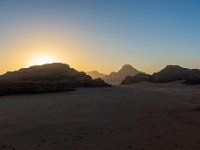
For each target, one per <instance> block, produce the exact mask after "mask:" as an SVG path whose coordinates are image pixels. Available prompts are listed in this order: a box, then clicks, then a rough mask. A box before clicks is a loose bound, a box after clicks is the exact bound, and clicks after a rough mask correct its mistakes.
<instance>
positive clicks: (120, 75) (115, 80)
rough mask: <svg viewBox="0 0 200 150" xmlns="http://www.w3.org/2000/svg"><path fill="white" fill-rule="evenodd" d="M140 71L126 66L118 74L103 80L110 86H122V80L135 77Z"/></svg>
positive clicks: (114, 73)
mask: <svg viewBox="0 0 200 150" xmlns="http://www.w3.org/2000/svg"><path fill="white" fill-rule="evenodd" d="M138 73H139V71H138V70H137V69H135V68H133V67H132V66H131V65H128V64H127V65H124V66H123V67H122V68H121V69H120V70H119V71H118V72H112V73H110V74H109V75H106V76H105V77H103V78H102V79H103V80H105V81H106V82H107V83H110V84H113V83H114V84H117V83H118V84H120V83H121V81H122V80H124V78H125V77H126V76H134V75H136V74H138Z"/></svg>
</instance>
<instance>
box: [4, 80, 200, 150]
mask: <svg viewBox="0 0 200 150" xmlns="http://www.w3.org/2000/svg"><path fill="white" fill-rule="evenodd" d="M1 149H2V150H81V149H83V150H126V149H134V150H192V149H194V150H199V149H200V86H199V85H192V86H188V85H184V84H181V83H166V84H153V83H138V84H132V85H126V86H119V87H109V88H79V89H77V90H75V91H70V92H65V93H51V94H36V95H14V96H4V97H0V150H1Z"/></svg>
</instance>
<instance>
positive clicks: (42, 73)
mask: <svg viewBox="0 0 200 150" xmlns="http://www.w3.org/2000/svg"><path fill="white" fill-rule="evenodd" d="M106 86H109V84H107V83H105V81H103V80H102V79H92V78H91V77H90V76H89V75H86V73H84V72H79V71H77V70H75V69H73V68H70V66H69V65H67V64H61V63H53V64H45V65H40V66H39V65H38V66H32V67H29V68H23V69H20V70H18V71H14V72H7V73H6V74H4V75H1V76H0V95H7V94H24V93H43V92H57V91H66V90H69V89H73V88H76V87H106Z"/></svg>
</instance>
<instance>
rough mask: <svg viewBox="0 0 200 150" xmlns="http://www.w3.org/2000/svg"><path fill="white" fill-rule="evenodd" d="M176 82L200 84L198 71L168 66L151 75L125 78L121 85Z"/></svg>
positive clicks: (199, 72)
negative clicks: (143, 82) (142, 82)
mask: <svg viewBox="0 0 200 150" xmlns="http://www.w3.org/2000/svg"><path fill="white" fill-rule="evenodd" d="M177 80H184V82H183V83H186V84H200V70H198V69H188V68H183V67H181V66H178V65H168V66H166V67H165V68H164V69H162V70H161V71H159V72H157V73H154V74H152V75H148V74H138V75H136V76H132V77H126V78H125V79H124V80H123V81H122V84H130V83H136V82H141V81H147V82H153V83H166V82H172V81H177Z"/></svg>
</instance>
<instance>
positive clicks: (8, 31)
mask: <svg viewBox="0 0 200 150" xmlns="http://www.w3.org/2000/svg"><path fill="white" fill-rule="evenodd" d="M199 8H200V1H199V0H1V1H0V73H4V72H6V71H8V70H15V69H19V68H21V67H27V66H28V65H29V64H30V61H31V60H32V59H34V58H36V57H40V56H50V57H55V60H56V61H60V62H64V63H68V64H70V65H71V66H72V67H75V68H76V69H78V70H83V71H89V70H98V71H100V72H103V73H109V72H111V71H113V70H118V69H119V68H120V67H121V66H122V65H123V64H127V63H128V64H131V65H132V66H134V67H136V68H137V69H139V70H142V71H145V72H147V73H152V72H154V71H158V70H160V69H162V68H163V67H164V66H165V65H167V64H179V65H181V66H184V67H190V68H200V61H199V60H200V44H199V43H200V9H199Z"/></svg>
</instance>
